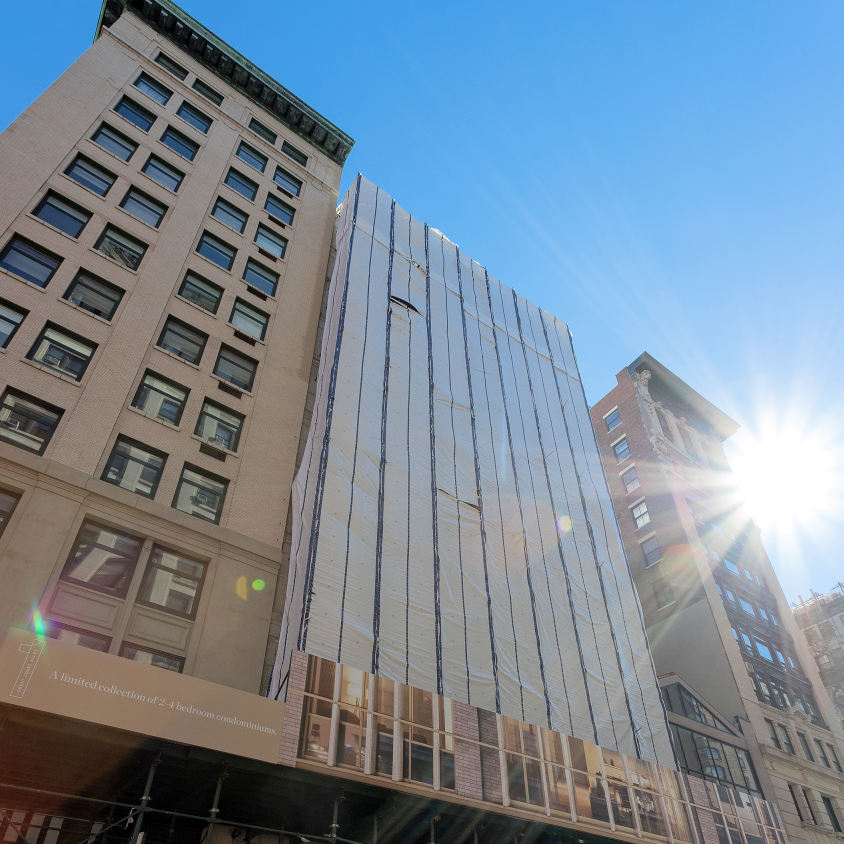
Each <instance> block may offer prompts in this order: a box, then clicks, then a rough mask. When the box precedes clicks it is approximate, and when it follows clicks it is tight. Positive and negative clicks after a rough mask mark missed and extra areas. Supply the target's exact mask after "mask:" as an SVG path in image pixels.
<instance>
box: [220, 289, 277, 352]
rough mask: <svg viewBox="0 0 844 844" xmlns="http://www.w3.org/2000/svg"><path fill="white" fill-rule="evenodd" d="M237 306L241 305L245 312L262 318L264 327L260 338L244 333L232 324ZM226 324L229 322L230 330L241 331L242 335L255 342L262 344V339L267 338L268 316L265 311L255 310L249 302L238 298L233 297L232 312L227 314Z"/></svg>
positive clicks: (247, 332)
mask: <svg viewBox="0 0 844 844" xmlns="http://www.w3.org/2000/svg"><path fill="white" fill-rule="evenodd" d="M238 305H241V306H242V309H243V310H245V311H247V312H249V311H252V312H254V313H256V314H259V315H260V316H262V317H264V326H263V329H262V330H261V334H260V336H256V335H255V334H252V333H251V332H249V331H246V330H245V329H243V328H240V327H239V326H237V325H235V324H234V321H233V320H234V315H235V311H237V309H238ZM228 322H229V325H231V326H232V328H234V329H235V330H236V331H241V332H243V333H244V334H248V335H249V336H250V337H254V338H255V339H256V340H260V341H261V342H263V341H264V339H265V338H266V336H267V328H268V327H269V324H270V314H268V313H267V312H266V311H262V310H261V309H260V308H256V307H255V306H254V305H253V304H251V303H250V302H247V301H246V300H245V299H241V298H240V297H239V296H237V297H235V300H234V302H233V304H232V310H231V313H230V314H229V320H228Z"/></svg>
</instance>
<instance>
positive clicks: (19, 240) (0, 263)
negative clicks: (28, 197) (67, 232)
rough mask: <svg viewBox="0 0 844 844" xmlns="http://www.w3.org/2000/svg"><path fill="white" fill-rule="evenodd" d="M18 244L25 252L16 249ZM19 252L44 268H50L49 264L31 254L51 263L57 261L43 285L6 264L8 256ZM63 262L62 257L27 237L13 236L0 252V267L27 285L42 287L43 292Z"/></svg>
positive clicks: (18, 248)
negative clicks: (12, 252)
mask: <svg viewBox="0 0 844 844" xmlns="http://www.w3.org/2000/svg"><path fill="white" fill-rule="evenodd" d="M16 244H22V245H23V250H21V248H20V247H17V248H16ZM13 250H14V251H17V253H18V254H21V255H24V256H25V257H26V258H28V259H29V260H30V261H32V262H34V263H36V264H40V265H41V266H44V267H49V263H47V261H43V262H42V261H39V260H38V258H37V257H33V256H32V255H31V254H29V253H30V252H34V253H36V255H38V256H40V257H41V258H46V259H49V260H50V261H51V262H52V261H55V263H56V265H55V266H54V267H53V268H52V269H51V270H50V273H49V275H48V276H47V277H46V279H45V280H44V283H43V284H40V283H39V282H37V281H33V279H32V278H27V277H26V276H23V275H21V274H20V273H19V272H16V271H15V270H14V269H12V268H11V267H10V266H9V264H8V263H4V262H5V261H6V259H7V256H8V255H9V253H10V252H11V251H13ZM62 261H64V258H63V257H62V256H61V255H56V253H55V252H50V251H49V250H48V249H44V248H43V247H42V246H40V245H39V244H37V243H35V242H33V241H31V240H29V239H28V238H26V237H21V235H19V234H13V235H12V237H11V238H9V241H8V243H6V245H5V246H4V247H3V250H2V251H0V267H2V268H3V269H4V270H6V272H8V273H11V274H12V275H13V276H15V277H16V278H19V279H22V280H23V281H25V282H26V283H27V284H34V285H35V286H36V287H40V288H41V289H42V290H43V289H44V288H45V287H46V286H47V285H48V284H49V283H50V281H52V278H53V276H54V275H55V274H56V271H57V270H58V268H59V267H60V266H61V265H62Z"/></svg>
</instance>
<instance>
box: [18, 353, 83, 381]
mask: <svg viewBox="0 0 844 844" xmlns="http://www.w3.org/2000/svg"><path fill="white" fill-rule="evenodd" d="M20 360H21V362H23V363H26V364H29V365H30V366H33V367H35V369H40V370H41V371H42V372H46V373H47V374H48V375H52V376H53V377H54V378H58V379H59V380H60V381H64V382H66V383H68V384H73V385H74V386H76V387H79V386H81V384H82V378H84V377H85V373H84V372H83V373H82V378H79V379H78V380H77V379H76V378H73V377H72V376H70V375H62V373H61V372H58V371H57V370H55V369H53V368H52V367H51V366H45V365H44V364H43V363H38V361H36V360H30V359H29V358H20Z"/></svg>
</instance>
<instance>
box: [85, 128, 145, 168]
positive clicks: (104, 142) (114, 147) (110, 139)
mask: <svg viewBox="0 0 844 844" xmlns="http://www.w3.org/2000/svg"><path fill="white" fill-rule="evenodd" d="M91 140H92V141H93V142H94V143H95V144H97V145H98V146H101V147H102V148H103V149H104V150H105V151H106V152H110V153H111V154H112V155H116V156H117V157H118V158H119V159H120V160H121V161H128V160H129V159H130V158H131V157H132V155H133V154H134V152H135V150H136V149H137V148H138V145H137V144H136V143H135V142H134V141H133V140H130V139H129V138H127V137H126V136H125V135H124V134H122V133H121V132H118V131H117V129H112V128H111V126H109V125H108V124H107V123H103V124H102V125H101V126H100V128H99V129H97V131H96V132H94V134H93V135H91Z"/></svg>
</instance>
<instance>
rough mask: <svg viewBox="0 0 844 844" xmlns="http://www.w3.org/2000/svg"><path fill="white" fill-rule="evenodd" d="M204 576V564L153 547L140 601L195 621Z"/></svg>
mask: <svg viewBox="0 0 844 844" xmlns="http://www.w3.org/2000/svg"><path fill="white" fill-rule="evenodd" d="M204 576H205V566H204V564H203V563H200V562H197V561H196V560H192V559H191V558H190V557H186V556H185V555H184V554H180V553H179V552H178V551H171V550H169V549H168V548H162V547H161V546H159V545H154V546H153V548H152V553H151V554H150V557H149V563H148V564H147V569H146V571H145V572H144V579H143V582H142V583H141V589H140V591H139V592H138V600H139V601H141V602H142V603H144V604H151V605H152V606H154V607H159V608H161V609H163V610H167V611H168V612H172V613H174V614H175V615H181V616H184V617H185V618H193V617H194V616H195V615H196V604H197V600H198V598H199V590H200V588H201V586H202V578H203V577H204Z"/></svg>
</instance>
